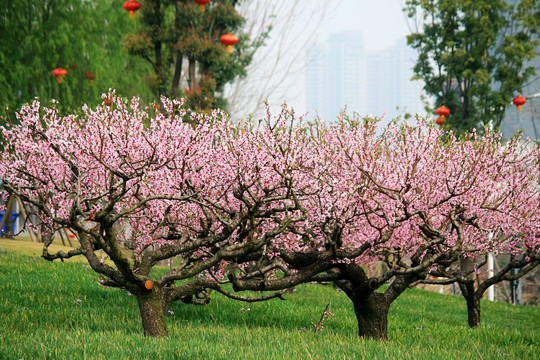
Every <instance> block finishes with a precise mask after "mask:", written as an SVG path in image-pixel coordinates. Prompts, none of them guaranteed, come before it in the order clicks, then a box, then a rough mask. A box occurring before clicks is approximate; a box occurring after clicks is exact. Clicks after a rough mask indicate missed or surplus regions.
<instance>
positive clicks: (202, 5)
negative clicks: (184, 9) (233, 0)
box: [195, 0, 210, 11]
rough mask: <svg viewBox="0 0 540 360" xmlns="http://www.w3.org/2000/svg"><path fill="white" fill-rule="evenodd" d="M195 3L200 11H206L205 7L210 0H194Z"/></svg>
mask: <svg viewBox="0 0 540 360" xmlns="http://www.w3.org/2000/svg"><path fill="white" fill-rule="evenodd" d="M195 2H196V3H197V4H198V5H199V7H200V8H201V10H202V11H206V8H205V5H206V4H208V3H209V2H210V0H195Z"/></svg>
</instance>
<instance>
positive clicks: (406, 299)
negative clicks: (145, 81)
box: [0, 240, 540, 360]
mask: <svg viewBox="0 0 540 360" xmlns="http://www.w3.org/2000/svg"><path fill="white" fill-rule="evenodd" d="M0 294H1V295H0V299H1V301H0V313H1V314H2V321H1V322H0V358H1V359H21V358H23V359H84V358H90V359H105V358H106V359H126V358H136V359H197V358H199V359H212V358H215V359H344V358H346V359H354V358H358V359H362V358H365V359H420V360H421V359H479V358H481V359H501V358H502V359H505V358H509V359H533V358H536V357H537V354H538V353H539V351H540V347H539V344H540V334H539V333H538V319H539V318H540V310H539V308H537V307H521V306H512V305H508V304H502V303H491V302H485V303H482V311H483V324H482V325H481V326H480V327H479V328H478V329H474V330H472V329H469V328H468V326H467V320H466V319H467V314H466V309H465V301H463V299H462V298H460V297H454V296H450V295H440V294H437V293H432V292H427V291H422V290H410V291H407V292H406V293H405V294H404V295H403V296H400V297H399V298H398V299H397V300H396V302H395V303H394V305H393V306H392V308H391V310H390V316H389V337H390V340H389V341H386V342H380V341H372V340H363V339H359V338H358V337H357V327H356V319H355V317H354V313H353V309H352V304H351V302H350V301H349V300H348V299H347V297H346V296H345V295H344V294H343V293H342V292H340V293H338V292H337V291H336V289H335V288H333V287H332V286H331V285H313V284H307V285H303V286H299V287H298V288H297V291H295V292H293V293H291V294H286V295H285V297H286V299H287V300H286V301H280V300H272V301H267V302H263V303H252V304H246V303H242V302H238V301H233V300H230V299H226V298H224V297H222V296H217V295H216V296H213V299H212V301H211V302H210V304H209V305H207V306H193V305H186V304H182V303H175V304H174V305H173V307H172V309H171V310H172V311H173V312H174V314H170V313H169V314H168V315H167V317H166V321H167V327H168V328H169V332H170V336H169V337H168V338H165V339H153V338H145V337H144V336H143V334H142V332H141V330H140V328H141V324H140V317H139V313H138V308H137V300H136V298H135V297H134V296H129V295H128V294H127V293H126V292H125V291H121V290H117V289H113V288H103V287H102V286H100V285H98V284H97V276H96V274H95V273H93V271H92V270H91V269H89V267H88V265H86V264H84V263H77V262H70V263H64V264H62V263H50V262H46V261H44V260H43V259H40V258H38V257H32V256H23V255H20V254H18V253H16V252H12V251H6V250H4V249H2V240H0ZM77 299H78V300H80V301H77ZM327 304H330V306H329V311H331V312H332V313H334V314H335V321H334V319H333V318H329V319H327V320H326V321H325V322H324V326H325V327H326V329H324V330H320V331H317V332H316V333H315V332H314V331H313V330H314V327H313V325H312V322H315V323H316V322H317V321H318V320H319V319H320V318H321V314H322V312H323V310H324V309H325V307H326V305H327ZM242 308H244V310H242ZM248 308H249V310H247V309H248ZM304 328H305V330H304ZM535 354H536V355H535Z"/></svg>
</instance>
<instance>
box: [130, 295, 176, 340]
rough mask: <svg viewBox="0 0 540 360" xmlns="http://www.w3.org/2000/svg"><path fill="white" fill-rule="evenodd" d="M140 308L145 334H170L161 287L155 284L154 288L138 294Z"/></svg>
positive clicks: (156, 335)
mask: <svg viewBox="0 0 540 360" xmlns="http://www.w3.org/2000/svg"><path fill="white" fill-rule="evenodd" d="M137 300H138V302H139V310H140V312H141V319H142V326H143V331H144V335H145V336H151V337H159V336H168V335H169V332H168V331H167V325H166V324H165V313H164V310H163V299H162V296H161V289H160V288H158V287H157V286H154V287H153V288H152V290H149V291H144V292H141V293H140V294H137Z"/></svg>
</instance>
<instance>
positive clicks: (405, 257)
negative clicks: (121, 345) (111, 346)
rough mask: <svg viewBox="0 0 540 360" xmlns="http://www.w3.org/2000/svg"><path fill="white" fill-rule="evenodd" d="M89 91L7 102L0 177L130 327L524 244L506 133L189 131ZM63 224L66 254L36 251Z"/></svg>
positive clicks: (531, 154)
mask: <svg viewBox="0 0 540 360" xmlns="http://www.w3.org/2000/svg"><path fill="white" fill-rule="evenodd" d="M102 98H103V99H104V102H103V106H98V107H97V108H96V109H90V108H87V107H83V109H82V110H83V115H81V116H75V115H70V116H65V117H60V116H59V115H58V113H57V112H56V111H55V110H54V109H46V108H41V106H40V104H39V102H38V101H34V102H33V104H32V105H27V106H25V107H23V108H22V109H21V111H20V113H19V114H18V118H19V120H20V124H19V125H13V126H11V127H10V128H6V129H2V130H3V145H4V149H3V152H2V157H1V160H0V178H1V179H2V180H3V181H4V183H5V185H4V192H12V193H15V194H17V195H18V196H20V197H21V198H22V199H23V200H24V201H25V202H26V203H28V204H31V205H33V206H34V208H36V209H38V210H39V214H40V216H41V218H42V219H43V221H44V222H45V224H46V225H47V228H48V231H46V232H47V234H48V235H47V236H46V237H45V239H46V240H45V248H44V252H43V256H44V257H45V258H46V259H49V260H54V259H56V258H67V257H71V256H76V255H83V256H85V257H86V258H87V260H88V262H89V263H90V265H91V267H92V268H93V269H94V270H95V271H97V272H98V273H100V274H102V275H103V276H104V278H103V281H102V283H104V284H107V285H112V286H116V287H121V288H125V289H127V290H129V291H131V292H132V293H134V294H136V295H138V296H139V300H140V306H141V314H143V324H145V316H144V313H145V311H143V309H146V308H145V306H146V305H144V304H143V303H144V301H146V300H144V299H145V297H146V296H147V294H149V293H150V294H154V295H155V296H159V297H163V298H164V300H165V301H164V303H165V304H167V303H168V304H170V302H172V301H175V300H179V299H182V300H184V301H189V299H190V298H191V297H192V296H193V295H196V294H200V293H201V292H204V290H205V289H208V288H210V289H214V290H217V291H219V292H222V293H224V294H226V295H228V296H231V297H236V298H241V299H243V300H246V299H247V298H246V297H241V296H238V295H234V294H232V293H228V292H227V291H226V290H224V289H223V288H222V287H220V284H221V283H226V282H232V283H233V285H234V287H235V289H237V290H243V289H248V290H277V291H278V293H275V294H271V295H268V296H266V295H265V296H261V297H260V299H267V298H270V297H273V296H279V295H280V294H281V293H280V291H282V290H283V289H286V288H288V287H290V286H294V285H296V284H298V283H300V282H304V281H311V280H313V279H317V277H318V276H320V275H321V274H323V273H326V274H332V271H334V270H335V269H336V267H337V268H339V264H351V265H354V266H356V265H355V264H373V263H375V262H377V261H385V262H386V263H387V264H388V265H389V266H390V268H391V271H389V272H388V273H387V274H386V275H385V276H384V277H382V278H379V279H377V280H376V285H377V286H380V285H381V284H383V283H384V282H385V281H386V280H388V279H389V278H390V277H392V276H396V275H407V274H417V275H418V274H425V272H427V271H428V270H429V269H430V268H431V267H434V266H437V264H438V263H443V262H444V261H449V260H450V259H454V258H455V257H456V256H463V255H469V254H470V255H473V254H475V253H478V252H485V251H490V252H498V251H503V252H511V253H523V252H527V253H536V252H538V251H539V241H538V239H539V227H540V215H539V203H540V201H539V198H540V196H539V181H538V178H539V175H538V171H539V168H538V161H539V151H538V147H527V146H525V145H522V144H521V143H520V142H519V141H518V140H517V139H514V140H512V141H510V142H509V143H508V144H506V145H504V146H503V145H501V141H500V140H501V139H500V135H498V134H494V133H491V132H487V133H486V134H485V135H484V136H483V137H482V138H479V137H478V136H476V135H475V134H474V133H472V134H470V135H469V136H468V138H466V139H457V138H455V137H453V136H452V135H451V134H450V135H449V134H445V133H443V132H442V131H441V130H439V129H436V128H435V127H434V125H433V124H429V123H428V122H427V121H423V120H419V121H418V122H417V124H416V125H414V126H411V125H407V124H399V123H393V124H391V125H390V126H389V127H388V128H387V129H385V130H384V131H383V132H382V134H381V135H377V130H378V129H377V122H376V121H372V120H369V119H352V120H347V119H344V118H343V119H341V121H339V122H338V123H336V124H322V123H315V124H308V123H306V122H305V121H303V119H302V117H300V118H296V117H295V115H294V112H293V111H291V110H289V109H288V108H287V107H286V106H283V108H282V111H281V112H280V113H279V114H278V115H277V116H276V117H273V116H272V115H270V114H268V116H267V117H266V118H265V119H263V121H262V122H261V124H260V126H255V125H254V124H253V123H247V122H246V123H240V124H237V125H233V124H232V123H231V122H229V121H228V120H227V118H226V115H225V114H224V113H222V112H220V111H217V110H216V111H214V112H212V113H211V114H197V113H191V114H188V115H190V116H191V121H192V122H193V123H194V124H197V125H196V126H193V125H190V124H187V123H184V122H182V118H185V116H186V111H185V110H183V109H182V102H181V101H176V100H167V99H162V102H163V104H164V109H165V111H164V112H163V113H161V114H158V115H157V116H156V117H155V118H152V119H150V118H149V115H148V114H147V113H146V112H145V111H144V110H143V109H141V107H140V104H139V102H138V99H136V98H135V99H133V100H131V101H130V102H127V101H126V100H123V99H121V98H119V97H117V96H116V95H115V93H114V92H113V91H111V92H110V93H109V94H104V95H103V96H102ZM63 227H67V228H69V229H71V230H72V231H73V232H74V233H77V236H78V239H79V241H80V248H78V249H75V250H72V251H70V252H69V253H68V254H66V253H63V252H59V253H56V254H50V253H49V252H48V245H50V243H51V242H52V236H53V234H54V231H56V230H58V229H59V228H63ZM489 234H491V235H492V236H491V237H490V236H488V235H489ZM121 247H126V248H128V249H131V250H133V252H132V255H127V254H126V253H125V252H122V251H121V250H120V248H121ZM97 250H103V251H104V252H105V253H106V255H107V256H108V257H109V258H110V259H111V260H112V262H113V264H114V265H108V264H107V263H104V262H101V261H99V260H98V256H97V255H96V251H97ZM129 256H131V257H132V258H131V259H129ZM174 258H178V261H177V262H176V265H175V266H173V267H172V268H171V269H170V271H168V272H166V273H165V274H163V275H161V276H160V277H159V278H158V279H152V278H151V276H150V269H151V267H152V266H153V265H154V264H155V263H156V262H157V261H159V260H164V259H174ZM340 269H341V268H340ZM276 270H280V271H279V272H276ZM340 271H342V270H340ZM355 271H356V270H355ZM278 275H279V276H278ZM260 276H262V277H263V278H262V280H261V279H260ZM187 278H190V279H192V280H191V282H189V283H186V284H183V285H178V286H176V285H175V281H176V280H180V279H187ZM149 281H151V283H152V284H153V286H151V287H150V289H149V288H148V286H147V284H149ZM375 287H376V286H375ZM404 288H405V287H404ZM400 291H402V290H400ZM396 296H397V295H396ZM247 300H250V299H247ZM160 303H161V302H160ZM152 304H153V303H152ZM162 312H163V311H162ZM147 325H148V326H155V324H154V323H153V322H151V321H148V322H147ZM164 327H165V325H164V322H163V328H164ZM145 331H146V328H145ZM149 334H154V333H153V332H152V331H150V330H149ZM155 334H163V329H162V330H156V331H155Z"/></svg>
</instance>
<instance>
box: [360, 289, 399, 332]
mask: <svg viewBox="0 0 540 360" xmlns="http://www.w3.org/2000/svg"><path fill="white" fill-rule="evenodd" d="M351 300H352V301H353V304H354V313H355V314H356V320H357V321H358V335H359V336H360V337H366V338H370V339H376V340H387V339H388V310H389V309H390V303H389V302H388V301H387V299H386V297H385V296H384V294H380V293H376V292H371V293H368V294H361V295H360V296H357V297H356V298H355V299H351Z"/></svg>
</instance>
